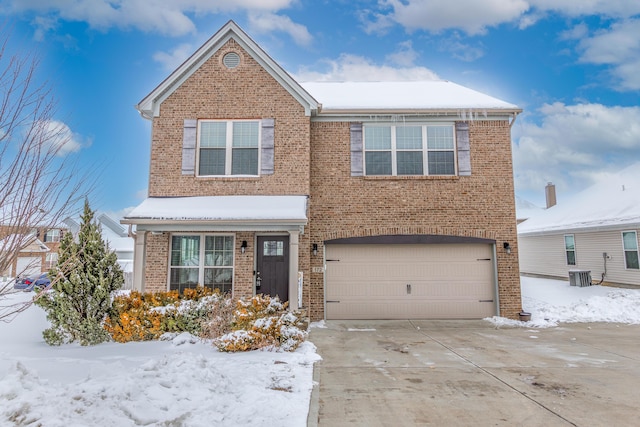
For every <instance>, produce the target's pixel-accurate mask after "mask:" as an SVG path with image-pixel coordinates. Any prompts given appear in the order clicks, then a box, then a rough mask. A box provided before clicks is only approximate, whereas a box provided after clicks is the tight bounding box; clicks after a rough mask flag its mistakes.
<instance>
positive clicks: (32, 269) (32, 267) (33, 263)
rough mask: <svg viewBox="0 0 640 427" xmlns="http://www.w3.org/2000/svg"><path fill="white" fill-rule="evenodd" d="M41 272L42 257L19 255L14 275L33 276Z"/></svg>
mask: <svg viewBox="0 0 640 427" xmlns="http://www.w3.org/2000/svg"><path fill="white" fill-rule="evenodd" d="M41 272H42V258H40V257H19V258H18V262H17V265H16V275H18V276H20V277H25V276H35V275H39V274H40V273H41Z"/></svg>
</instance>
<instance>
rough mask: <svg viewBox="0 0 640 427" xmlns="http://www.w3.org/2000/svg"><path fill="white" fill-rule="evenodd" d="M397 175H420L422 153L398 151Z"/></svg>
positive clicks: (421, 172) (421, 171) (421, 170)
mask: <svg viewBox="0 0 640 427" xmlns="http://www.w3.org/2000/svg"><path fill="white" fill-rule="evenodd" d="M397 160H398V175H422V174H423V169H422V151H398V153H397Z"/></svg>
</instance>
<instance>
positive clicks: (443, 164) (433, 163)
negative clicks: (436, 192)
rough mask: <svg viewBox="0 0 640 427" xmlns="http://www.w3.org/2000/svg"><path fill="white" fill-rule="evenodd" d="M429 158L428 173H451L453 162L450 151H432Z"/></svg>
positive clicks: (453, 169)
mask: <svg viewBox="0 0 640 427" xmlns="http://www.w3.org/2000/svg"><path fill="white" fill-rule="evenodd" d="M428 158H429V175H453V174H454V173H455V164H454V159H453V152H452V151H432V152H430V153H429V155H428Z"/></svg>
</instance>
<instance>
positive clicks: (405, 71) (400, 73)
mask: <svg viewBox="0 0 640 427" xmlns="http://www.w3.org/2000/svg"><path fill="white" fill-rule="evenodd" d="M317 70H321V71H317ZM294 78H295V79H296V80H298V81H301V82H305V81H382V80H386V81H401V80H439V79H440V78H439V77H438V75H437V74H436V73H435V72H433V71H431V70H430V69H428V68H426V67H419V66H410V67H402V68H398V67H395V66H390V65H378V64H375V63H374V62H373V61H371V60H370V59H368V58H365V57H362V56H357V55H350V54H342V55H340V57H339V58H338V59H324V60H322V61H321V62H320V64H317V65H314V66H313V67H312V68H311V69H309V68H305V67H303V68H301V69H300V70H298V72H297V73H296V74H295V76H294Z"/></svg>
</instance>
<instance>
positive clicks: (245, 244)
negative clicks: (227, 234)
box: [240, 240, 247, 253]
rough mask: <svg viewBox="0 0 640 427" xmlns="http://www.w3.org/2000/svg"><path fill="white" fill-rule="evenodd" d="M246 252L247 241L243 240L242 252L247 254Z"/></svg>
mask: <svg viewBox="0 0 640 427" xmlns="http://www.w3.org/2000/svg"><path fill="white" fill-rule="evenodd" d="M246 250H247V241H246V240H243V241H242V245H240V252H242V253H245V251H246Z"/></svg>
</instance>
